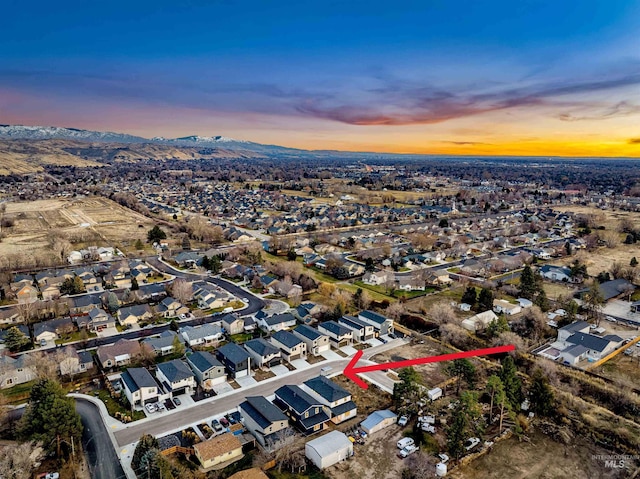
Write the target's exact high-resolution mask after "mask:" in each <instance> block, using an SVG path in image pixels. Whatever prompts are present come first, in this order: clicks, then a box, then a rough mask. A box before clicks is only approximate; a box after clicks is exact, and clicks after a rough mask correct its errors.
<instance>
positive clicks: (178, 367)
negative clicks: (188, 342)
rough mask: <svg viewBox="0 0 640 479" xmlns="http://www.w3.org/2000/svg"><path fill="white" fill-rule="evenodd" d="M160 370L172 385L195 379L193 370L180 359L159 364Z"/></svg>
mask: <svg viewBox="0 0 640 479" xmlns="http://www.w3.org/2000/svg"><path fill="white" fill-rule="evenodd" d="M158 370H160V371H162V374H164V376H165V377H166V378H167V379H168V380H169V381H170V382H172V383H175V382H178V381H182V380H183V379H188V378H191V377H193V372H192V371H191V369H189V367H188V366H187V365H186V364H185V363H183V362H182V361H180V360H179V359H174V360H173V361H168V362H166V363H160V364H158Z"/></svg>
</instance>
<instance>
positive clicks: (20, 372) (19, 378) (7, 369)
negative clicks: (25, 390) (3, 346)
mask: <svg viewBox="0 0 640 479" xmlns="http://www.w3.org/2000/svg"><path fill="white" fill-rule="evenodd" d="M27 359H28V357H27V355H25V354H22V355H20V356H18V357H17V358H12V357H11V356H7V355H1V356H0V389H7V388H12V387H13V386H17V385H18V384H24V383H28V382H29V381H33V380H34V379H35V378H36V373H35V371H34V370H33V369H32V368H31V366H28V365H27V364H25V360H27Z"/></svg>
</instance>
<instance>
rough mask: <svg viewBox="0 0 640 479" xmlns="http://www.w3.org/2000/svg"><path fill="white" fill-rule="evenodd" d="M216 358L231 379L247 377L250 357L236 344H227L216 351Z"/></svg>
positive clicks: (249, 369) (249, 368)
mask: <svg viewBox="0 0 640 479" xmlns="http://www.w3.org/2000/svg"><path fill="white" fill-rule="evenodd" d="M216 357H217V358H218V360H219V361H220V362H221V363H222V364H224V366H225V368H227V371H228V372H229V375H230V376H231V377H232V378H237V377H244V376H249V374H250V371H251V356H250V355H249V353H248V352H247V351H246V349H244V348H243V347H241V346H238V345H237V344H236V343H227V344H225V345H224V346H221V347H220V348H218V349H217V350H216Z"/></svg>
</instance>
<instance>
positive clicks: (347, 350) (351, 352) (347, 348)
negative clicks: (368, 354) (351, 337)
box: [340, 346, 358, 356]
mask: <svg viewBox="0 0 640 479" xmlns="http://www.w3.org/2000/svg"><path fill="white" fill-rule="evenodd" d="M340 351H342V352H343V353H344V354H346V355H347V356H353V355H354V354H356V353H357V352H358V350H357V349H356V348H354V347H353V346H342V347H341V348H340Z"/></svg>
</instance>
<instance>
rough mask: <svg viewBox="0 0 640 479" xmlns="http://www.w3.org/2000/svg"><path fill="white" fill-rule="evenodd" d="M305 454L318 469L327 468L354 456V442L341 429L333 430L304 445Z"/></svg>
mask: <svg viewBox="0 0 640 479" xmlns="http://www.w3.org/2000/svg"><path fill="white" fill-rule="evenodd" d="M304 454H305V456H307V459H309V460H310V461H311V462H313V463H314V464H315V465H316V467H318V469H325V468H327V467H331V466H333V465H334V464H337V463H338V462H340V461H344V460H345V459H348V458H349V457H351V456H353V443H352V442H351V441H350V440H349V438H348V437H347V436H346V435H345V434H344V433H342V432H340V431H331V432H330V433H329V434H325V435H324V436H321V437H319V438H317V439H314V440H313V441H309V442H308V443H307V444H305V446H304Z"/></svg>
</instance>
